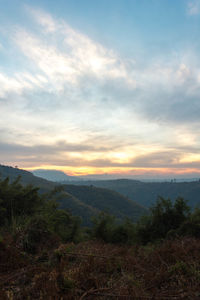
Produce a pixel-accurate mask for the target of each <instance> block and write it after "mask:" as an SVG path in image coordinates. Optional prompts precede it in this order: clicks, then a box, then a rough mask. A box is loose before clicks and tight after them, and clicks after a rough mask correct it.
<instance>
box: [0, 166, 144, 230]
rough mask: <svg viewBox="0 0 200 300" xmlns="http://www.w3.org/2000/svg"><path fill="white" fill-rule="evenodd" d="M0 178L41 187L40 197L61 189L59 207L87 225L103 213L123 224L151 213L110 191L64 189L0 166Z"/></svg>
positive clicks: (21, 171) (93, 188)
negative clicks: (19, 179) (17, 180)
mask: <svg viewBox="0 0 200 300" xmlns="http://www.w3.org/2000/svg"><path fill="white" fill-rule="evenodd" d="M0 175H1V177H2V178H6V177H9V178H10V180H11V182H12V181H13V180H15V179H16V178H17V177H18V176H20V177H21V183H22V184H32V185H33V186H36V187H39V189H40V192H41V193H50V192H51V191H52V190H53V189H54V188H55V187H58V186H59V189H58V192H57V193H56V197H57V199H58V201H59V203H60V206H61V207H62V208H66V209H68V210H69V211H70V212H71V213H72V214H73V215H75V216H80V217H81V218H82V220H83V224H84V225H90V224H91V221H90V220H91V217H92V216H96V215H97V214H99V213H100V211H105V212H108V213H110V214H112V215H114V216H116V217H117V218H118V219H121V220H122V219H123V218H125V217H129V218H130V219H131V220H132V221H136V220H138V219H139V217H140V216H142V215H144V214H147V213H148V211H147V209H145V208H144V207H143V206H141V205H139V204H137V203H135V202H133V201H130V200H129V199H128V198H127V197H124V196H123V195H120V194H119V193H118V192H114V191H111V190H109V189H105V188H103V189H102V188H95V187H93V186H87V187H86V186H75V185H66V184H65V185H62V187H61V185H59V184H58V183H55V182H51V181H48V180H45V179H42V178H40V177H36V176H34V175H33V174H32V173H30V172H27V171H24V170H20V169H18V168H12V167H7V166H0Z"/></svg>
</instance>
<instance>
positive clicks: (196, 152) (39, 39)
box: [0, 0, 200, 177]
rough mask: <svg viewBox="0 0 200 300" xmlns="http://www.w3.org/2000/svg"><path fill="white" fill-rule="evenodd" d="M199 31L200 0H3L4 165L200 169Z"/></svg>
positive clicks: (141, 172) (0, 132)
mask: <svg viewBox="0 0 200 300" xmlns="http://www.w3.org/2000/svg"><path fill="white" fill-rule="evenodd" d="M199 32H200V0H173V1H172V0H109V1H108V0H101V1H99V0H77V1H74V0H57V1H53V0H51V1H50V0H46V1H45V0H34V1H30V0H29V1H28V0H27V1H25V0H18V1H17V0H7V1H4V0H0V114H1V117H0V163H1V164H5V165H11V166H15V165H17V166H19V167H20V168H24V169H27V170H32V169H37V168H45V169H57V170H63V171H65V172H66V173H68V174H71V175H72V174H73V175H80V174H104V173H109V174H111V173H112V174H113V173H115V174H121V175H123V177H124V176H129V175H133V176H144V177H149V176H152V177H156V176H157V177H158V176H161V177H165V176H176V177H178V176H186V177H189V176H196V175H197V176H200V35H199ZM121 175H120V176H121Z"/></svg>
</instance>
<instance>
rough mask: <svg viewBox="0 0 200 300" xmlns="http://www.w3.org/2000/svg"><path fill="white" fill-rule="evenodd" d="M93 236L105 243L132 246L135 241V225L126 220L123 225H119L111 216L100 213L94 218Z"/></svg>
mask: <svg viewBox="0 0 200 300" xmlns="http://www.w3.org/2000/svg"><path fill="white" fill-rule="evenodd" d="M93 224H94V225H93V227H92V229H91V236H92V237H95V238H97V239H101V240H103V241H104V242H109V243H118V244H132V243H134V241H135V235H136V232H135V224H133V223H132V222H131V221H130V220H128V219H126V220H125V221H124V222H123V223H117V222H116V220H115V218H114V217H113V216H111V215H109V214H105V213H100V214H99V216H98V217H96V218H93Z"/></svg>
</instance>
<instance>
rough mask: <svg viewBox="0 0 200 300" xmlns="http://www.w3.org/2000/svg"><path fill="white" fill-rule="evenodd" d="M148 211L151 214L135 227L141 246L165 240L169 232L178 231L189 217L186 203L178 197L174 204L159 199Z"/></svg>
mask: <svg viewBox="0 0 200 300" xmlns="http://www.w3.org/2000/svg"><path fill="white" fill-rule="evenodd" d="M150 211H151V214H150V215H149V216H145V217H144V218H142V219H141V220H140V222H139V223H138V225H137V237H138V240H139V241H140V242H142V243H143V244H146V243H148V242H153V241H156V240H160V239H164V238H166V236H167V234H168V233H169V232H170V231H173V230H176V229H178V228H179V227H180V226H181V225H182V224H183V223H184V222H185V221H186V220H187V219H188V218H189V216H190V209H189V207H188V206H187V204H186V201H185V200H184V199H182V198H180V197H179V198H177V199H176V201H175V203H174V204H173V203H172V201H171V200H170V199H164V198H162V197H159V198H158V200H157V202H156V204H155V206H153V207H152V208H151V210H150Z"/></svg>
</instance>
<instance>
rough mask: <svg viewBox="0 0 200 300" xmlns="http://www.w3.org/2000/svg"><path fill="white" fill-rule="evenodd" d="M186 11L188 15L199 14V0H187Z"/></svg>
mask: <svg viewBox="0 0 200 300" xmlns="http://www.w3.org/2000/svg"><path fill="white" fill-rule="evenodd" d="M187 13H188V14H189V15H190V16H194V15H199V14H200V1H199V0H191V1H189V2H188V6H187Z"/></svg>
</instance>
